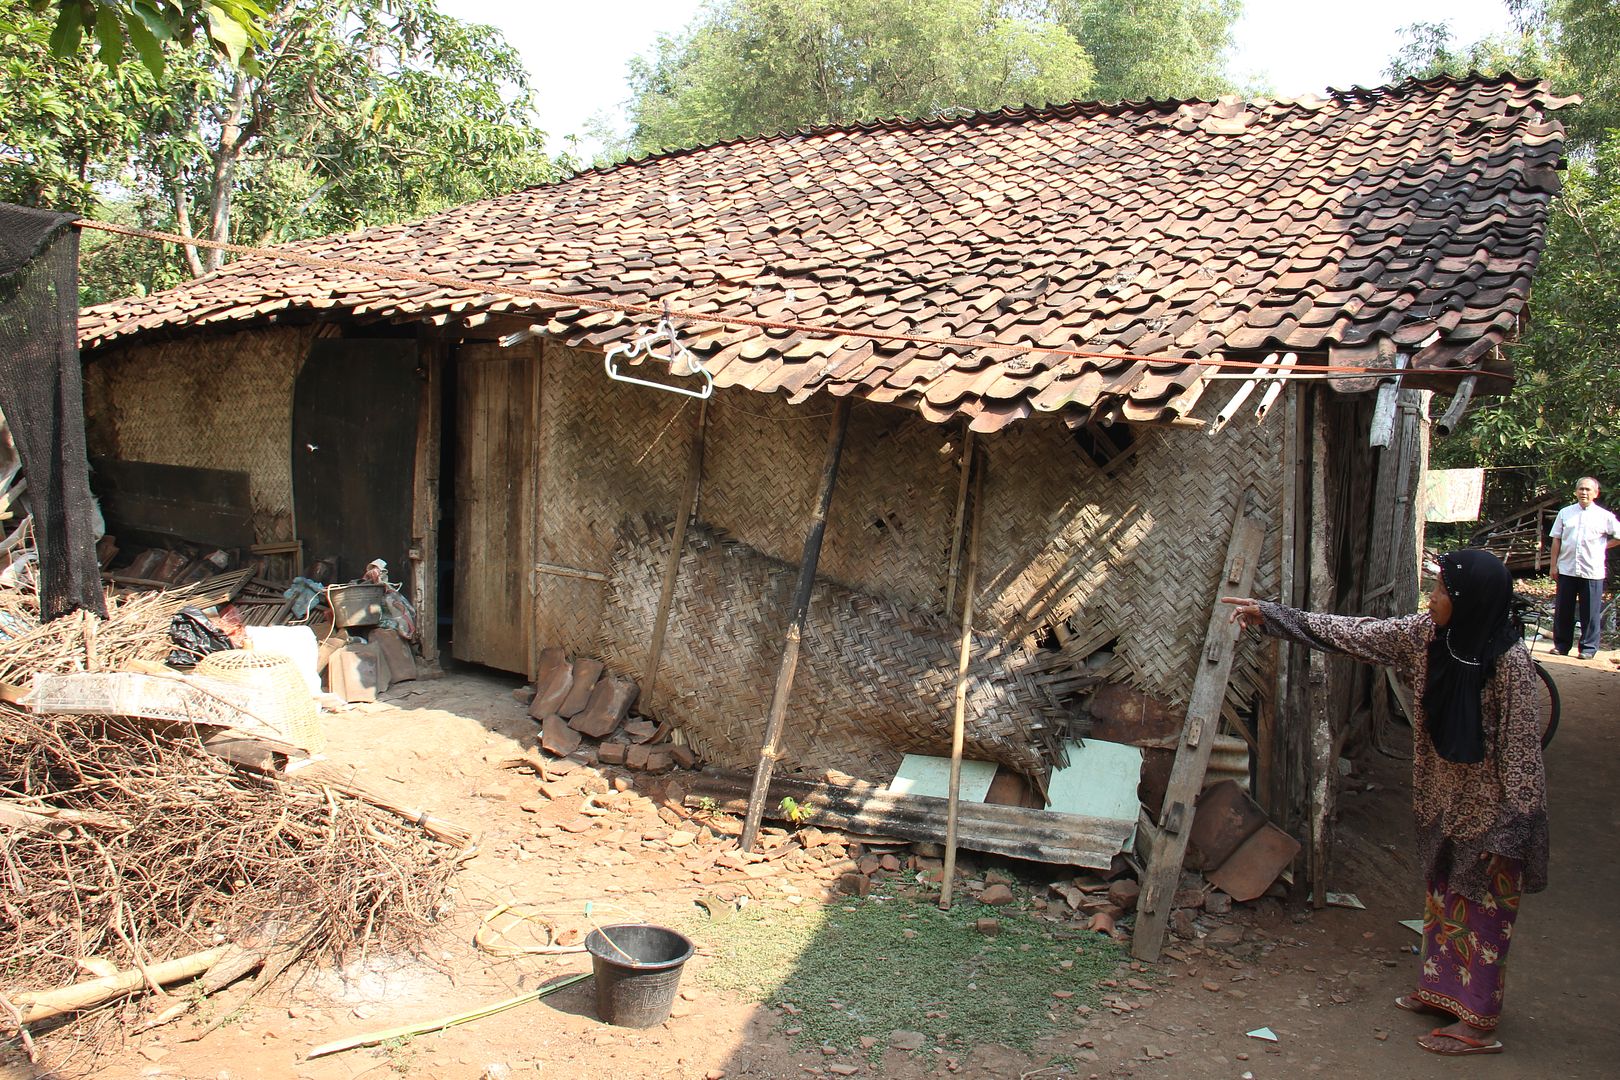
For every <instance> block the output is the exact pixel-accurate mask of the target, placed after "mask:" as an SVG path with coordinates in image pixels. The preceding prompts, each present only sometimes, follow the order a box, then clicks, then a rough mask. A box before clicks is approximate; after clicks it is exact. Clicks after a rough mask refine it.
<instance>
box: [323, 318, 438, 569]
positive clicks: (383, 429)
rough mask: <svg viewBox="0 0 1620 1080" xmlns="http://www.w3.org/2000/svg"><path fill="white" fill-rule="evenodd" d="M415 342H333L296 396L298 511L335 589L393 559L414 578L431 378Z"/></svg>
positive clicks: (394, 565) (395, 565)
mask: <svg viewBox="0 0 1620 1080" xmlns="http://www.w3.org/2000/svg"><path fill="white" fill-rule="evenodd" d="M418 365H419V359H418V355H417V347H416V342H415V340H414V339H411V338H381V339H377V338H366V339H355V338H328V339H322V340H318V341H316V342H315V343H314V345H313V346H312V347H311V348H310V353H309V360H308V361H307V362H306V363H305V364H304V368H303V370H302V371H300V372H299V373H298V381H297V383H296V385H295V386H294V389H293V416H292V434H293V445H292V454H293V458H292V461H293V470H292V471H293V511H294V514H295V515H296V519H297V529H298V533H299V537H300V538H301V539H302V540H303V541H304V552H305V555H306V557H307V558H309V559H310V560H311V561H313V560H314V559H317V558H321V557H324V556H333V557H335V558H336V559H337V570H336V572H335V573H334V575H333V580H335V581H351V580H353V579H354V578H357V577H359V576H360V574H361V573H362V572H363V571H364V570H365V568H366V564H367V563H368V562H370V561H371V560H372V559H378V558H380V559H384V560H386V561H387V563H388V574H389V576H390V577H391V578H393V579H394V580H395V581H400V580H403V579H404V576H405V573H406V569H407V567H408V566H409V564H408V563H407V562H406V550H407V549H408V548H409V546H410V542H411V498H412V484H413V481H414V479H415V465H414V463H415V458H416V455H415V451H416V429H417V411H418V403H419V399H420V397H421V392H422V379H421V374H420V373H419V371H418Z"/></svg>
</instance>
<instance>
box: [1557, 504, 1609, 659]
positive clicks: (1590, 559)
mask: <svg viewBox="0 0 1620 1080" xmlns="http://www.w3.org/2000/svg"><path fill="white" fill-rule="evenodd" d="M1598 490H1599V488H1598V482H1597V481H1596V480H1595V479H1593V478H1592V477H1590V476H1583V477H1581V478H1580V480H1579V481H1577V482H1576V484H1575V501H1574V503H1572V504H1571V505H1569V506H1566V507H1564V508H1563V509H1562V510H1560V511H1558V517H1556V518H1555V519H1553V526H1552V529H1551V531H1550V533H1549V535H1550V536H1551V537H1552V564H1553V568H1554V571H1555V572H1556V573H1557V575H1558V592H1557V594H1556V596H1555V598H1554V600H1553V652H1555V653H1557V654H1558V655H1559V656H1567V655H1568V654H1569V647H1570V646H1571V645H1572V644H1574V641H1575V617H1576V613H1577V609H1579V614H1580V620H1581V643H1580V654H1581V659H1582V660H1590V659H1592V657H1594V656H1596V655H1597V651H1598V624H1599V622H1600V621H1601V617H1602V614H1603V578H1604V573H1605V569H1606V568H1605V565H1604V564H1605V561H1606V558H1607V553H1608V550H1609V548H1612V547H1614V546H1615V545H1616V544H1620V520H1616V518H1615V516H1614V515H1613V514H1611V513H1609V511H1607V510H1605V509H1604V508H1603V507H1601V506H1599V505H1597V503H1596V502H1594V500H1595V499H1596V498H1597V497H1598Z"/></svg>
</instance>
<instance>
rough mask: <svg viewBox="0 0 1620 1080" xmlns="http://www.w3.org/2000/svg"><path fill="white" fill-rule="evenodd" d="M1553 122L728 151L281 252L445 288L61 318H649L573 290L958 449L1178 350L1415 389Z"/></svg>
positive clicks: (1453, 104) (1434, 106)
mask: <svg viewBox="0 0 1620 1080" xmlns="http://www.w3.org/2000/svg"><path fill="white" fill-rule="evenodd" d="M1565 103H1566V101H1565V100H1564V99H1559V98H1556V97H1553V96H1552V95H1551V94H1550V93H1549V91H1548V90H1547V88H1546V86H1545V85H1544V84H1532V83H1526V82H1521V81H1518V80H1515V79H1512V78H1511V77H1509V78H1501V79H1486V78H1478V77H1476V78H1472V79H1469V80H1464V81H1457V80H1453V79H1449V78H1441V79H1435V80H1430V81H1427V82H1418V81H1407V82H1405V83H1402V84H1400V85H1398V86H1393V87H1386V88H1379V89H1373V90H1364V89H1360V88H1357V89H1354V90H1351V91H1346V92H1338V91H1334V92H1331V93H1330V96H1328V97H1326V98H1315V97H1306V98H1297V99H1286V98H1278V99H1262V100H1257V101H1252V102H1241V101H1238V100H1236V99H1222V100H1221V101H1219V102H1214V103H1211V102H1197V101H1192V102H1162V103H1156V102H1149V103H1146V104H1140V103H1124V104H1117V105H1103V104H1085V103H1076V104H1071V105H1065V106H1061V107H1055V108H1049V109H1043V110H1034V109H1007V110H1002V111H1000V112H995V113H987V114H977V115H973V116H969V117H964V118H958V119H950V120H941V119H935V120H927V121H915V122H909V121H886V122H882V123H875V124H871V125H862V126H856V127H849V128H824V129H817V130H814V131H807V132H800V133H794V134H784V135H776V136H771V137H760V138H752V139H742V140H736V141H732V142H729V143H724V144H720V145H716V146H709V147H704V148H700V149H695V150H686V151H678V152H673V153H668V154H663V155H659V156H654V157H651V158H647V159H644V160H640V161H635V162H630V163H627V164H623V165H620V166H617V167H613V168H608V169H601V170H593V171H589V172H585V173H582V174H580V175H577V176H574V177H572V178H570V179H568V180H566V181H563V182H560V183H557V184H554V185H550V186H547V187H542V188H536V189H533V190H530V191H524V192H519V193H516V194H513V195H509V196H506V197H503V198H498V199H492V200H488V201H484V202H478V203H473V204H470V205H467V206H462V207H458V208H456V209H453V210H450V211H447V212H445V213H441V214H438V215H435V216H433V217H430V218H427V219H425V220H423V221H419V222H414V223H410V224H401V225H392V226H388V227H384V228H376V229H369V230H366V231H364V232H359V233H353V234H349V235H344V236H335V237H329V238H325V239H320V240H311V241H305V242H300V243H296V244H292V245H288V248H289V249H291V250H294V251H297V252H300V253H304V254H309V255H317V256H321V257H323V258H329V259H333V260H361V261H365V262H369V263H380V264H384V265H386V266H388V267H393V268H397V271H398V272H400V273H402V274H428V275H444V276H449V277H454V278H458V279H461V280H462V281H463V282H465V284H464V285H462V286H460V287H456V286H447V285H445V284H429V283H424V282H421V281H416V280H411V279H410V278H408V277H389V276H388V275H386V274H379V273H376V272H361V271H358V270H356V269H354V268H344V267H341V266H322V267H316V268H312V267H308V266H302V265H296V264H291V263H287V262H284V261H278V260H276V259H274V258H270V257H267V256H262V255H255V256H247V257H244V258H242V259H240V260H239V261H236V262H233V263H230V264H227V265H226V266H225V267H224V268H223V269H221V270H219V271H217V272H215V273H213V274H210V275H208V276H206V277H203V278H200V279H198V280H196V281H193V282H189V283H187V284H186V285H183V286H181V287H179V288H176V289H172V290H169V291H167V292H164V293H159V294H156V295H153V296H149V297H143V298H137V299H129V300H121V301H117V302H114V303H110V304H104V305H101V306H99V307H95V308H91V309H88V310H87V311H85V312H84V313H83V315H82V316H81V321H80V339H81V344H82V345H83V346H84V347H85V348H87V349H97V348H103V347H106V346H110V345H114V344H118V343H121V342H128V341H131V340H133V339H138V338H141V337H143V336H146V335H149V334H153V333H160V332H161V333H165V334H173V333H179V332H185V331H189V330H193V329H196V328H203V327H215V328H218V327H221V326H223V325H225V324H235V323H250V322H262V321H266V320H270V319H277V318H295V317H303V318H307V317H309V313H339V314H341V313H348V314H352V315H354V316H357V317H361V318H380V319H396V320H416V319H428V320H431V321H434V322H438V323H441V324H448V325H450V326H452V327H454V326H464V325H472V324H479V323H483V322H486V321H489V320H491V319H494V320H496V322H497V323H510V322H513V321H514V320H522V321H528V322H537V323H539V324H540V325H542V326H543V327H544V329H545V331H546V332H547V333H549V334H552V335H555V336H556V337H557V338H559V339H562V340H564V341H566V342H568V343H570V344H574V345H581V344H588V345H594V346H598V347H603V346H607V345H609V344H611V343H614V342H618V341H623V340H626V339H628V338H629V337H631V336H632V335H633V334H635V333H636V332H637V331H638V330H639V329H641V328H643V327H646V326H648V325H649V324H650V323H651V322H652V321H653V320H654V319H655V318H656V316H655V315H649V314H644V313H635V312H631V313H627V312H624V311H619V310H608V309H602V308H599V307H593V306H592V305H591V303H590V302H591V301H599V302H600V301H607V302H613V303H620V304H630V305H651V306H652V308H654V309H656V308H658V307H659V306H661V305H665V304H667V305H669V306H670V307H672V308H674V309H676V310H677V311H687V312H694V313H700V314H702V315H710V316H715V317H725V316H742V317H747V318H751V319H755V320H764V321H766V322H770V323H778V324H797V325H783V326H770V327H762V326H757V325H725V324H723V323H722V324H715V323H705V322H702V321H685V322H684V325H683V326H682V337H683V340H685V342H686V343H687V344H688V346H689V347H691V348H692V349H693V351H694V352H696V353H697V354H698V355H699V356H700V357H702V358H703V360H704V363H705V365H706V366H707V367H708V369H709V370H710V371H711V373H712V374H713V376H714V380H715V382H716V383H717V384H718V385H720V386H741V387H747V388H750V389H755V390H761V391H783V392H786V393H788V394H790V395H792V396H794V397H795V398H798V399H802V398H805V397H808V396H809V395H811V394H813V393H815V392H817V391H820V390H828V391H830V392H832V393H834V394H839V395H843V394H856V395H858V396H860V397H864V398H868V399H871V400H874V401H885V402H897V403H901V404H905V405H909V406H911V407H915V408H918V409H919V410H921V411H922V413H923V414H924V415H926V416H928V417H929V418H930V419H934V420H940V421H943V420H947V419H950V418H952V417H956V416H964V417H966V418H968V419H969V420H970V421H971V422H972V425H973V427H974V428H975V429H977V430H981V431H991V430H996V429H998V428H1000V427H1002V426H1004V425H1005V424H1007V423H1009V422H1011V421H1014V420H1017V419H1019V418H1022V417H1027V416H1029V415H1031V414H1033V413H1035V412H1056V411H1062V412H1064V413H1066V414H1067V415H1069V416H1070V417H1071V418H1073V417H1077V416H1079V417H1093V418H1095V417H1098V416H1108V417H1120V418H1124V419H1127V420H1134V421H1147V420H1164V419H1171V418H1174V417H1175V416H1178V415H1182V414H1184V413H1185V412H1186V411H1187V410H1188V409H1189V408H1190V407H1191V405H1192V403H1193V402H1194V401H1195V400H1196V399H1197V397H1198V395H1199V393H1200V392H1201V390H1202V388H1203V384H1204V377H1205V376H1206V375H1208V374H1211V373H1212V372H1213V370H1214V368H1213V367H1211V366H1210V365H1208V364H1205V365H1199V364H1198V363H1196V361H1198V360H1200V359H1209V358H1214V357H1226V358H1228V359H1232V358H1245V357H1246V358H1249V359H1255V358H1257V357H1259V356H1262V355H1264V354H1266V353H1268V352H1271V351H1274V350H1279V349H1287V350H1292V351H1295V352H1298V353H1301V354H1302V355H1303V356H1307V357H1308V358H1310V359H1315V360H1318V361H1321V360H1327V359H1332V360H1333V361H1335V362H1341V363H1342V362H1349V363H1363V362H1369V361H1373V360H1375V358H1377V357H1378V356H1380V355H1387V354H1388V353H1389V352H1390V351H1391V350H1392V349H1393V348H1400V349H1403V350H1406V351H1408V352H1410V353H1413V354H1414V355H1413V366H1414V367H1415V368H1418V369H1423V370H1424V372H1425V373H1426V374H1427V375H1428V376H1429V377H1430V378H1431V379H1432V378H1433V377H1434V376H1435V374H1436V373H1439V372H1443V371H1446V370H1466V369H1474V368H1478V367H1480V366H1482V365H1485V366H1487V367H1489V366H1495V367H1496V369H1497V370H1501V369H1502V365H1503V363H1504V362H1503V361H1501V360H1500V358H1499V357H1498V356H1496V354H1495V346H1496V345H1498V344H1500V343H1501V342H1502V341H1503V340H1505V339H1506V338H1507V337H1508V336H1509V335H1510V334H1511V332H1512V330H1513V328H1514V326H1515V325H1516V320H1517V319H1518V318H1519V316H1520V314H1521V312H1522V310H1523V308H1524V305H1525V301H1526V299H1527V297H1528V294H1529V288H1530V276H1531V272H1532V271H1533V269H1534V267H1535V264H1536V260H1537V258H1538V256H1539V254H1540V251H1541V248H1542V244H1543V234H1544V230H1545V226H1546V221H1547V214H1548V207H1549V203H1550V200H1551V198H1552V196H1553V194H1554V193H1555V192H1556V191H1557V190H1558V186H1559V176H1558V172H1557V170H1558V168H1559V166H1560V164H1561V156H1562V145H1563V143H1562V128H1561V126H1560V125H1559V124H1558V123H1557V121H1556V120H1554V119H1552V118H1551V117H1550V116H1549V114H1550V112H1551V111H1552V110H1554V109H1556V108H1558V107H1560V106H1561V105H1563V104H1565ZM512 289H517V290H529V291H531V292H532V291H534V290H543V291H545V292H548V293H552V294H556V295H554V296H553V297H552V298H550V299H540V298H536V297H533V296H522V295H513V294H512V293H511V292H510V291H504V292H503V290H512ZM805 326H809V327H814V328H817V329H805V328H804V327H805ZM827 328H833V329H827ZM868 335H876V336H868ZM885 335H888V336H885ZM893 335H900V337H898V338H897V337H895V336H893ZM906 336H910V337H923V338H935V339H940V338H949V339H959V340H958V341H957V342H956V343H954V344H945V345H942V344H939V343H937V342H918V341H907V340H904V337H906ZM964 341H966V342H971V344H969V343H963V342H964ZM1018 346H1025V347H1026V348H1018ZM1027 346H1036V347H1043V348H1048V349H1058V350H1074V351H1087V352H1099V353H1108V354H1114V355H1112V356H1103V357H1096V356H1079V355H1064V354H1062V353H1052V352H1040V351H1030V350H1029V349H1028V348H1027Z"/></svg>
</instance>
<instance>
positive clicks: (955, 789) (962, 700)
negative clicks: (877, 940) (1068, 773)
mask: <svg viewBox="0 0 1620 1080" xmlns="http://www.w3.org/2000/svg"><path fill="white" fill-rule="evenodd" d="M968 451H969V461H968V464H969V465H970V466H971V465H972V458H971V454H972V444H971V443H970V444H969V446H968ZM983 521H984V466H983V465H982V464H981V465H980V466H979V468H978V470H977V471H976V472H975V473H974V477H973V527H972V530H971V533H970V539H969V540H968V563H967V582H966V584H965V585H964V587H963V589H962V650H961V653H960V654H959V655H958V657H957V661H956V715H955V716H954V717H953V718H952V721H951V783H950V794H949V796H948V798H949V805H948V806H947V807H946V810H945V870H944V875H945V876H944V878H943V879H942V881H941V884H940V890H939V906H940V907H941V908H945V909H949V908H950V906H951V885H952V884H953V882H954V880H955V878H956V809H957V803H958V802H959V801H960V799H961V795H962V744H963V742H965V741H966V727H967V685H968V660H969V659H970V657H971V656H972V652H973V590H974V587H975V585H977V583H978V577H979V525H980V524H981V523H982V522H983Z"/></svg>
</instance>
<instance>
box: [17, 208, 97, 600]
mask: <svg viewBox="0 0 1620 1080" xmlns="http://www.w3.org/2000/svg"><path fill="white" fill-rule="evenodd" d="M74 220H75V215H72V214H56V213H52V212H50V211H46V210H30V209H27V208H25V207H21V206H11V205H9V204H6V203H0V412H4V414H5V418H6V422H7V423H9V424H10V425H11V437H12V440H13V441H14V442H15V443H16V446H17V457H18V459H19V460H20V461H21V462H22V467H23V472H24V473H25V474H27V476H28V495H29V499H30V501H31V503H32V504H33V512H34V538H35V543H36V545H37V547H38V549H39V606H40V617H41V619H43V620H44V621H46V622H49V621H50V620H51V619H54V618H57V617H58V616H61V615H66V614H67V613H68V612H70V611H76V610H78V609H79V608H84V609H86V610H89V611H93V612H96V613H97V614H99V615H106V614H107V603H106V598H105V595H104V594H103V593H102V589H101V574H100V569H99V567H98V566H97V565H96V536H95V530H94V526H93V525H92V521H93V517H92V513H91V502H90V466H89V461H88V459H87V458H86V456H85V449H84V390H83V380H82V373H81V372H80V370H79V346H78V340H77V334H78V313H79V233H78V230H77V229H74V228H73V227H72V222H73V221H74Z"/></svg>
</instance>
